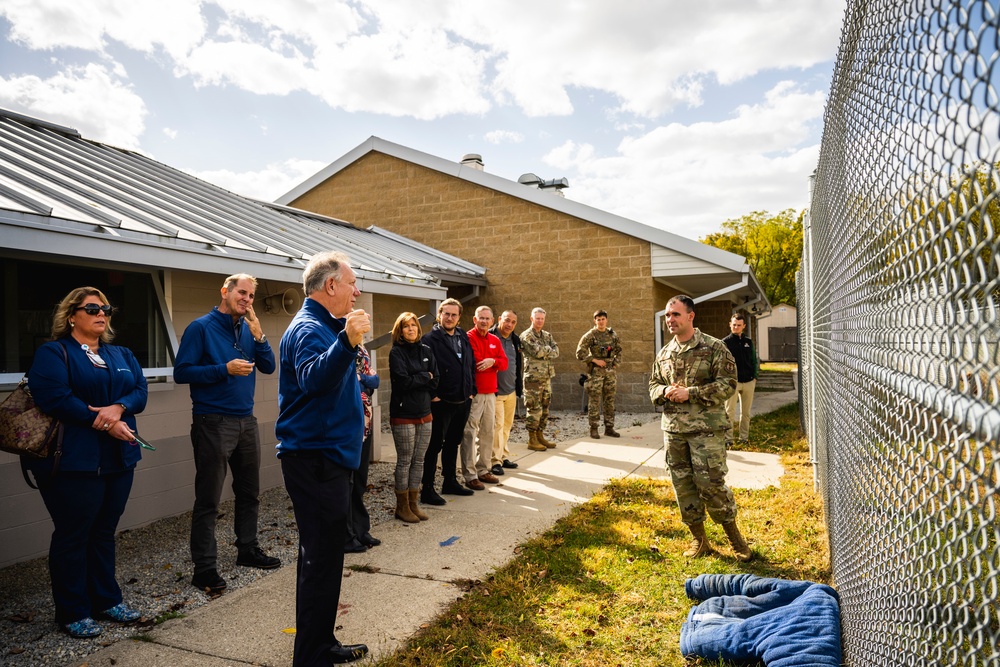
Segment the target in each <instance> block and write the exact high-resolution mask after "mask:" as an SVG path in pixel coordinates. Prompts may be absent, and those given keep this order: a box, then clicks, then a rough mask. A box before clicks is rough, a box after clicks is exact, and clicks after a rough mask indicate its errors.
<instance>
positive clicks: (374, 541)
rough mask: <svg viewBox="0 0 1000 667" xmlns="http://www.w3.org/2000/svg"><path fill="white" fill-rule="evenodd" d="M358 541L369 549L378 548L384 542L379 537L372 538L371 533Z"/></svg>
mask: <svg viewBox="0 0 1000 667" xmlns="http://www.w3.org/2000/svg"><path fill="white" fill-rule="evenodd" d="M358 539H359V540H360V542H361V544H363V545H365V546H366V547H368V548H369V549H371V548H372V547H377V546H378V545H380V544H382V540H380V539H378V538H377V537H372V535H371V533H365V534H364V535H362V536H361V537H359V538H358Z"/></svg>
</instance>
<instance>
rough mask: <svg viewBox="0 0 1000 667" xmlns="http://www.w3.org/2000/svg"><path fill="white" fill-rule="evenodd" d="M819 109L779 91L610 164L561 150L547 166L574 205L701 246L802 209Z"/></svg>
mask: <svg viewBox="0 0 1000 667" xmlns="http://www.w3.org/2000/svg"><path fill="white" fill-rule="evenodd" d="M823 104H824V97H823V95H822V94H819V93H803V92H801V91H799V90H798V89H796V88H794V87H791V86H789V85H787V84H785V83H782V84H779V85H778V86H776V87H774V88H773V89H771V90H770V91H768V93H767V94H766V96H765V99H764V101H763V102H762V103H761V104H758V105H753V106H749V105H747V106H742V107H740V108H739V110H738V112H737V114H736V116H735V117H734V118H731V119H729V120H725V121H722V122H719V123H694V124H691V125H681V124H678V123H672V124H670V125H666V126H661V127H657V128H655V129H653V130H652V131H650V132H648V133H646V134H644V135H640V136H635V137H631V138H628V139H626V140H625V141H623V142H622V143H621V144H620V146H619V150H618V154H617V155H615V156H609V157H602V156H600V155H598V153H597V151H596V150H595V149H594V148H593V146H590V145H587V144H577V143H574V142H567V143H565V144H564V145H563V146H561V147H559V148H558V149H556V150H553V151H551V152H549V153H548V154H547V155H546V156H545V162H546V163H547V164H549V165H551V166H553V167H556V168H558V169H562V170H564V171H565V172H568V173H567V174H565V175H569V178H570V186H571V187H570V189H569V190H567V191H566V194H567V196H569V197H570V198H572V199H576V200H577V201H581V202H585V203H587V204H590V205H592V206H596V207H598V208H601V209H604V210H607V211H612V212H615V213H617V214H619V215H623V216H625V217H627V218H632V219H634V220H638V221H639V222H643V223H646V224H650V225H654V226H657V227H661V228H664V229H669V230H670V231H673V232H675V233H678V234H681V235H682V236H686V237H689V238H698V237H701V236H704V235H705V234H707V233H710V232H712V231H716V230H717V229H718V226H719V224H720V223H721V222H723V221H724V220H727V219H729V218H733V217H738V216H740V215H743V214H744V213H748V212H750V211H753V210H761V209H764V210H772V211H778V210H784V209H786V208H789V207H795V208H800V207H804V206H806V204H807V199H808V183H807V177H808V175H809V174H810V173H811V172H812V171H813V169H815V167H816V162H817V159H818V156H819V146H818V145H808V144H807V145H803V143H804V142H805V140H806V138H807V137H808V136H809V134H810V126H811V125H814V124H815V123H818V122H819V121H820V119H821V118H822V115H823ZM560 175H563V174H560Z"/></svg>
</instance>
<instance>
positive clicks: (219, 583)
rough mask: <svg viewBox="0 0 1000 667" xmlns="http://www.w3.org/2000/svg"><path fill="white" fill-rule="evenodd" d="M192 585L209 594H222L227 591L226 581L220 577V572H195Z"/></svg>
mask: <svg viewBox="0 0 1000 667" xmlns="http://www.w3.org/2000/svg"><path fill="white" fill-rule="evenodd" d="M191 585H192V586H194V587H195V588H198V589H200V590H203V591H208V592H209V593H221V592H222V591H224V590H226V586H227V584H226V580H225V579H223V578H222V577H220V576H219V571H218V570H205V571H204V572H195V573H194V576H193V577H191Z"/></svg>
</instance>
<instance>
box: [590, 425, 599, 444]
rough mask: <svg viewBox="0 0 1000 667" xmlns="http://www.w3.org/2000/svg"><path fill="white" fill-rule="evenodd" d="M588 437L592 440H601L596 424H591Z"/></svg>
mask: <svg viewBox="0 0 1000 667" xmlns="http://www.w3.org/2000/svg"><path fill="white" fill-rule="evenodd" d="M590 437H591V438H593V439H594V440H600V439H601V434H600V433H598V432H597V425H596V424H591V426H590Z"/></svg>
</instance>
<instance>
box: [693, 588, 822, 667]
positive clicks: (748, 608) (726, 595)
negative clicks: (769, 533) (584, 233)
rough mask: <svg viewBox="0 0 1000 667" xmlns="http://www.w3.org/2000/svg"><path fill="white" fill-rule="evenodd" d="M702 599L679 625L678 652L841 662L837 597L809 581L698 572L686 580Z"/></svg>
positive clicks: (803, 666) (773, 661) (792, 665)
mask: <svg viewBox="0 0 1000 667" xmlns="http://www.w3.org/2000/svg"><path fill="white" fill-rule="evenodd" d="M684 590H685V592H686V593H687V596H688V597H689V598H691V599H692V600H703V602H701V604H699V605H697V606H696V607H692V608H691V613H689V614H688V619H687V622H686V623H684V625H683V626H682V627H681V653H682V654H683V655H685V656H688V655H697V656H701V657H703V658H708V659H711V660H717V659H719V658H721V659H724V660H734V661H735V660H743V661H745V660H763V661H764V664H765V665H767V666H768V667H807V666H815V665H829V666H830V667H839V665H840V664H841V650H840V604H839V600H840V598H839V597H838V595H837V591H835V590H833V589H832V588H830V587H829V586H826V585H824V584H816V583H813V582H811V581H789V580H786V579H768V578H763V577H757V576H754V575H752V574H702V575H698V577H696V578H694V579H688V580H687V582H686V583H685V584H684Z"/></svg>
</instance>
